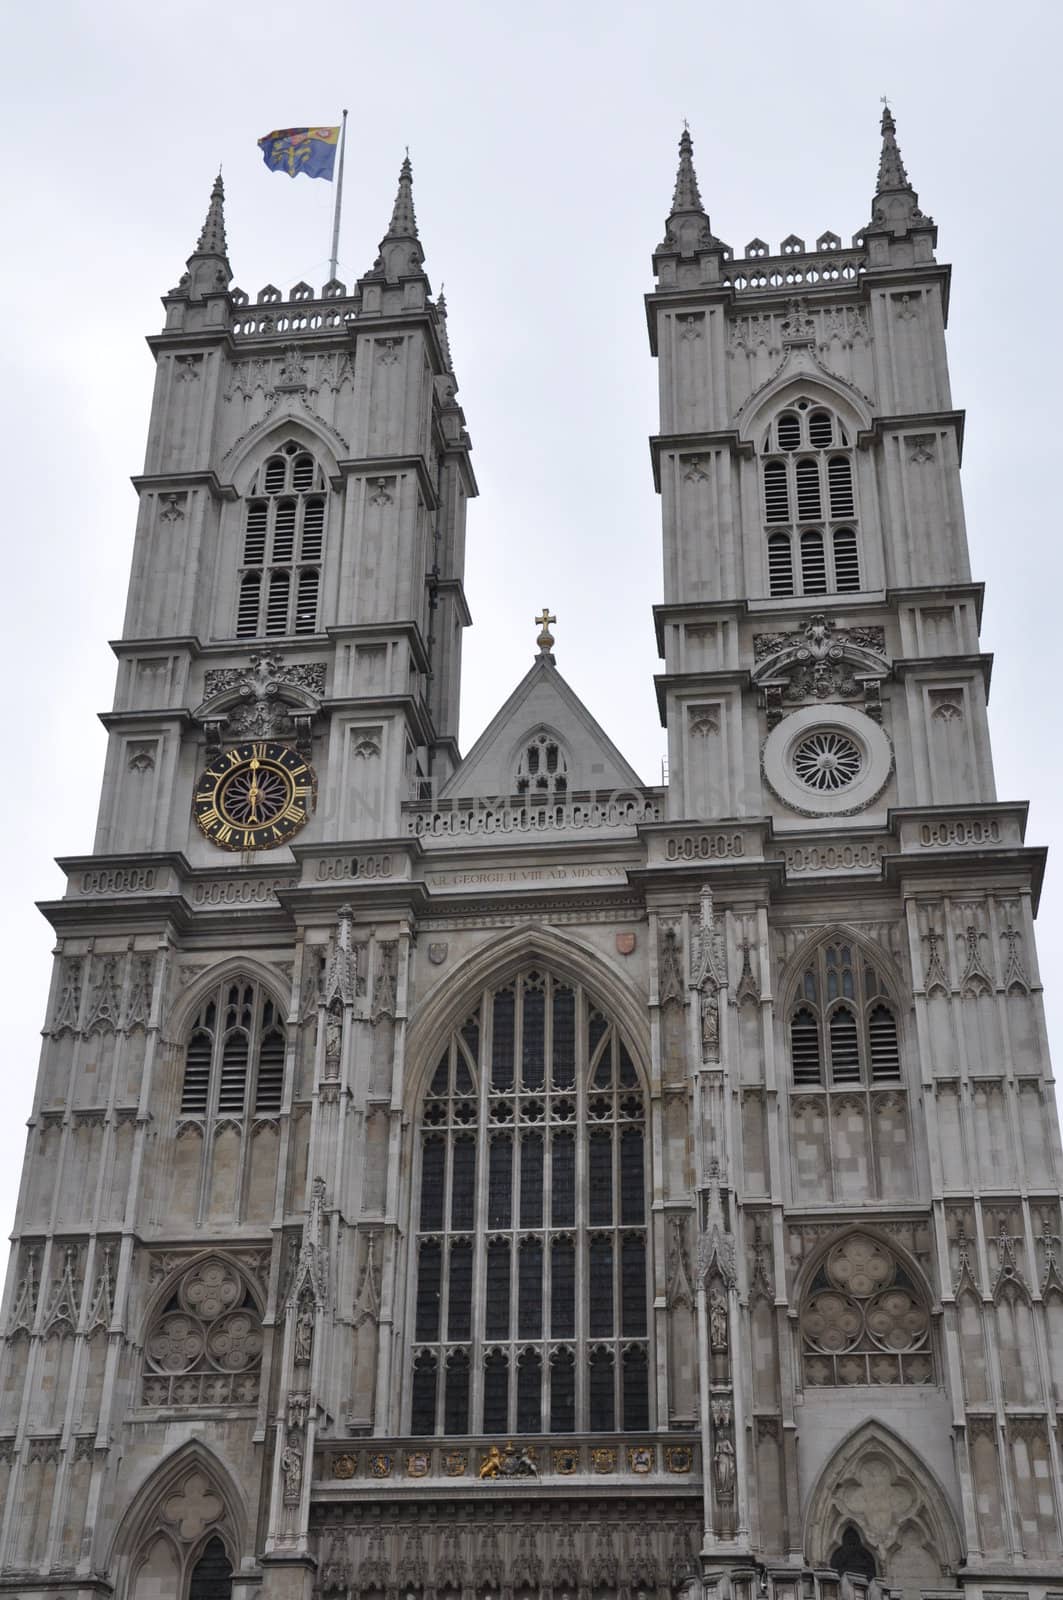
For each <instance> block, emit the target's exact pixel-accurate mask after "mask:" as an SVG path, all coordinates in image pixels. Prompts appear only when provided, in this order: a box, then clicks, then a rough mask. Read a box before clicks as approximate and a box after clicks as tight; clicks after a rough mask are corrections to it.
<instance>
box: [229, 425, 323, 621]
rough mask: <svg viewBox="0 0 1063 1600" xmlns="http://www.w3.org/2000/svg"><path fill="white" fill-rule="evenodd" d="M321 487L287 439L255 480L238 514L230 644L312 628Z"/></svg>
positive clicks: (304, 454)
mask: <svg viewBox="0 0 1063 1600" xmlns="http://www.w3.org/2000/svg"><path fill="white" fill-rule="evenodd" d="M326 488H327V485H326V481H325V476H324V473H323V472H322V470H321V468H320V466H319V465H318V464H317V462H316V461H315V460H314V458H313V456H312V455H310V454H309V452H308V451H307V450H305V449H304V448H303V447H302V446H301V445H299V444H297V443H296V442H295V441H294V440H293V439H289V440H288V442H287V443H286V444H285V445H283V446H282V448H281V449H280V450H279V451H277V452H276V453H275V454H274V455H271V456H270V457H269V458H268V460H267V461H266V462H265V463H264V464H263V466H262V468H261V470H260V471H259V472H258V474H257V475H256V477H255V479H254V481H253V483H252V485H251V488H250V491H249V494H248V499H247V504H246V511H245V517H244V542H243V550H242V555H241V563H240V570H239V581H238V595H237V607H236V636H237V638H238V639H257V638H262V637H273V636H282V635H285V634H299V633H315V632H316V631H317V625H318V618H317V613H318V591H319V588H320V580H321V560H322V556H323V552H324V541H325V513H326Z"/></svg>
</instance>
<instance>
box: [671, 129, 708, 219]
mask: <svg viewBox="0 0 1063 1600" xmlns="http://www.w3.org/2000/svg"><path fill="white" fill-rule="evenodd" d="M703 210H704V207H703V206H702V204H701V194H700V192H699V190H698V175H697V173H696V172H695V171H694V141H693V139H692V138H691V137H690V129H689V128H688V127H686V125H685V124H684V127H683V132H682V134H681V135H680V139H679V170H678V172H677V173H676V175H675V193H674V194H673V196H672V210H671V215H672V216H673V217H674V216H675V215H676V213H677V212H679V211H703Z"/></svg>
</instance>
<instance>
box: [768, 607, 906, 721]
mask: <svg viewBox="0 0 1063 1600" xmlns="http://www.w3.org/2000/svg"><path fill="white" fill-rule="evenodd" d="M753 657H754V660H755V662H756V666H755V667H754V669H753V682H754V683H755V684H756V685H757V686H758V687H759V688H761V689H765V690H767V689H768V688H769V687H770V686H776V687H778V688H780V689H781V698H782V699H783V700H785V701H787V702H789V703H791V704H801V703H805V702H808V701H815V700H828V699H842V700H846V699H855V698H856V697H858V696H859V695H862V694H864V695H866V692H867V688H868V686H869V685H870V684H873V685H874V699H875V701H876V703H877V702H878V699H879V694H878V690H879V685H880V683H881V680H882V679H884V678H885V677H887V676H888V674H889V670H890V669H889V663H888V661H887V659H886V635H885V631H884V630H883V629H882V628H872V627H855V628H839V627H838V625H837V623H836V622H835V621H834V618H833V617H829V616H827V615H826V614H825V613H823V612H816V613H814V614H813V615H812V616H811V617H809V618H808V620H807V622H805V623H803V624H802V625H801V626H800V627H798V628H796V629H794V630H793V631H792V632H789V633H758V634H755V635H754V638H753ZM865 709H867V708H866V707H865ZM869 714H870V713H869Z"/></svg>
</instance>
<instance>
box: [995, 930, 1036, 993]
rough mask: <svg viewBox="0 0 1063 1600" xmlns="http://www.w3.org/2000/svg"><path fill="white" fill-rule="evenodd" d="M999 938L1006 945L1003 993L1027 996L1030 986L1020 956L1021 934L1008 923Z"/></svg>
mask: <svg viewBox="0 0 1063 1600" xmlns="http://www.w3.org/2000/svg"><path fill="white" fill-rule="evenodd" d="M1000 937H1001V938H1002V939H1003V940H1004V941H1005V943H1006V944H1007V956H1006V958H1005V962H1004V992H1005V993H1006V994H1029V993H1030V990H1031V988H1032V985H1031V983H1030V980H1029V978H1028V977H1027V975H1026V968H1025V967H1024V966H1023V963H1022V956H1021V954H1020V948H1021V944H1022V934H1021V933H1020V932H1019V930H1018V928H1016V927H1015V926H1014V924H1013V923H1009V924H1008V926H1007V927H1006V928H1005V929H1004V932H1003V933H1002V934H1001V936H1000Z"/></svg>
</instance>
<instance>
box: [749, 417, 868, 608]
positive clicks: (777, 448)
mask: <svg viewBox="0 0 1063 1600" xmlns="http://www.w3.org/2000/svg"><path fill="white" fill-rule="evenodd" d="M762 458H763V459H762V467H761V475H762V484H763V496H764V501H763V512H764V522H765V526H766V529H767V535H768V537H767V550H768V591H769V593H770V594H772V595H793V594H805V595H814V594H839V593H844V592H846V591H849V590H856V589H859V588H860V563H859V554H858V550H857V529H856V517H857V506H856V495H855V488H854V481H853V453H852V448H851V446H850V442H849V437H848V434H847V433H846V430H845V428H844V426H843V425H842V423H841V421H840V419H839V418H838V417H837V416H836V415H835V414H834V413H833V412H832V411H829V410H828V409H827V408H826V407H824V406H821V405H818V404H816V403H814V402H813V401H812V400H810V399H808V398H807V397H802V398H801V399H799V400H797V401H795V402H794V403H793V405H791V406H789V407H787V409H786V410H785V411H783V412H782V413H781V414H780V415H779V416H778V417H776V418H775V419H774V420H773V422H772V424H771V427H770V428H769V430H768V433H767V435H766V437H765V440H764V444H763V447H762Z"/></svg>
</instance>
